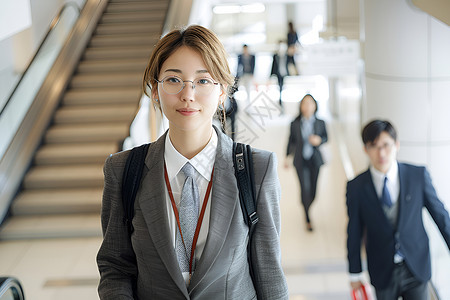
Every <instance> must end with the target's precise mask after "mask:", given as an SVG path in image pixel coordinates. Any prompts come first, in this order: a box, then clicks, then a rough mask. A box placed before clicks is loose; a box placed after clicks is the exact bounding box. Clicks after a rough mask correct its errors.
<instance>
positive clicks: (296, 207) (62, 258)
mask: <svg viewBox="0 0 450 300" xmlns="http://www.w3.org/2000/svg"><path fill="white" fill-rule="evenodd" d="M317 80H320V82H321V84H323V78H317V77H305V78H304V79H300V83H298V82H297V83H296V84H295V85H294V84H292V85H291V86H289V85H288V86H287V89H286V90H287V91H288V92H286V97H285V98H286V99H287V101H286V102H285V103H284V111H285V113H284V114H281V112H280V111H279V110H278V108H277V106H276V102H267V103H269V105H270V107H267V106H266V108H267V110H266V112H265V113H264V116H263V114H262V113H261V110H260V114H259V119H257V118H256V117H255V115H254V114H252V111H251V107H246V105H248V103H246V102H245V101H240V102H239V103H240V105H241V106H242V107H241V114H240V115H239V118H238V121H237V122H238V123H237V126H238V130H244V129H245V128H250V127H251V128H253V131H252V132H250V131H247V133H246V134H247V135H246V134H245V133H244V135H242V136H240V138H242V139H245V138H251V139H252V144H253V146H254V147H259V148H264V149H268V150H271V151H274V152H276V153H277V156H278V160H279V161H278V164H279V168H278V171H279V177H280V182H281V187H282V199H281V213H282V234H281V246H282V260H283V267H284V270H285V273H286V276H287V280H288V285H289V290H290V294H291V297H290V298H291V299H294V300H319V299H333V300H339V299H350V296H349V295H350V292H349V284H348V278H347V274H346V249H345V235H346V234H345V226H346V222H347V219H346V212H345V183H346V180H347V177H346V172H345V169H344V166H343V164H342V160H341V157H342V155H341V154H342V150H343V149H344V152H345V149H346V148H349V149H350V150H351V151H349V152H351V153H352V154H351V156H352V159H357V158H358V157H361V155H360V154H359V152H360V149H361V148H360V147H359V146H360V145H358V143H356V142H355V143H354V144H355V145H354V144H352V143H347V144H344V143H343V142H344V141H345V140H346V139H347V137H350V138H349V139H348V140H349V141H352V140H353V141H355V140H358V139H357V138H354V136H353V138H352V135H353V133H356V134H357V131H358V120H357V118H355V117H352V114H353V113H357V109H355V105H356V106H357V105H358V102H357V99H356V100H355V99H352V98H351V97H350V98H347V99H344V103H343V104H342V105H343V109H345V110H346V111H347V112H348V115H349V116H347V117H346V119H342V118H341V119H340V120H337V118H333V117H331V116H330V114H329V113H328V109H327V107H328V105H327V99H326V98H325V97H324V98H323V99H318V100H319V103H320V110H319V115H320V116H321V117H323V118H324V119H325V120H326V121H327V123H328V131H329V142H328V144H326V146H325V147H324V152H325V156H326V158H327V163H326V165H324V166H323V167H322V169H321V173H320V177H319V184H318V195H317V199H316V201H315V203H314V204H313V206H312V208H311V214H312V220H313V225H314V232H308V231H306V230H305V225H304V216H303V212H302V207H301V205H300V202H299V199H300V197H299V184H298V180H297V176H296V173H295V170H294V169H293V168H292V167H290V168H287V169H286V168H284V156H285V147H286V141H287V138H288V128H289V123H290V121H291V120H292V119H293V118H294V117H295V115H296V114H297V112H298V103H297V102H296V101H298V100H300V98H301V96H302V95H303V94H304V93H305V92H307V91H308V90H312V89H314V87H317V85H318V83H317ZM275 89H276V87H275V86H269V87H267V86H259V87H258V91H253V94H252V98H259V99H262V98H264V97H265V96H266V95H268V96H267V99H269V98H275V99H276V97H277V96H276V97H273V96H274V95H275V93H276V92H275ZM264 99H266V98H264ZM264 99H263V101H266V100H267V99H266V100H264ZM254 105H255V103H252V104H251V105H250V106H254ZM248 109H250V110H248ZM245 110H247V111H248V112H249V113H248V114H246V113H242V111H245ZM342 121H344V122H342ZM255 122H259V125H257V124H256V123H255ZM355 129H356V130H355ZM249 134H250V136H249ZM238 137H239V136H238ZM358 149H359V150H358ZM344 157H345V155H344ZM347 157H349V156H347ZM99 226H100V224H99ZM100 242H101V238H89V239H55V240H27V241H7V242H0V253H1V255H0V273H1V275H9V276H15V277H17V278H18V279H19V280H20V281H21V282H22V284H23V286H24V288H25V295H26V297H27V299H32V300H44V299H46V300H56V299H58V300H59V299H65V300H70V299H84V300H90V299H98V296H97V293H96V285H97V282H98V271H97V266H96V263H95V256H96V252H97V250H98V248H99V245H100Z"/></svg>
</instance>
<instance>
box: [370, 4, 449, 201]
mask: <svg viewBox="0 0 450 300" xmlns="http://www.w3.org/2000/svg"><path fill="white" fill-rule="evenodd" d="M362 2H363V3H362V5H363V7H364V19H362V20H361V22H363V28H364V36H365V41H364V42H363V48H364V50H365V51H364V53H365V57H364V60H365V83H366V99H365V100H364V109H363V116H362V121H363V123H366V122H367V121H368V120H370V119H373V118H386V119H389V120H390V121H392V122H393V124H394V125H395V127H396V128H397V130H398V132H399V138H400V152H399V160H403V161H410V162H413V163H415V164H424V165H427V166H428V168H429V169H430V172H431V176H432V178H433V180H434V184H435V187H436V188H437V190H438V192H439V195H440V196H441V198H442V199H443V201H446V202H447V207H450V185H449V184H448V178H450V155H449V154H450V117H449V115H450V55H449V53H450V27H449V26H447V25H445V24H444V23H442V22H440V21H438V20H436V19H435V18H433V17H432V16H430V15H428V14H426V13H424V12H422V11H421V10H419V9H417V8H416V7H414V6H413V5H412V4H410V2H409V1H408V0H394V1H392V0H362Z"/></svg>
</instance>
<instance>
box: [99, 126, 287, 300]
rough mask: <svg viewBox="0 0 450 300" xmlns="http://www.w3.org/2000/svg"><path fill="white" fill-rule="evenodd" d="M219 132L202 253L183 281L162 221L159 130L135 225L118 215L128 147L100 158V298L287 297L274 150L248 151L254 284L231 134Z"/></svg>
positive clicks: (165, 216) (165, 220)
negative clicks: (254, 220) (251, 174)
mask: <svg viewBox="0 0 450 300" xmlns="http://www.w3.org/2000/svg"><path fill="white" fill-rule="evenodd" d="M215 129H216V131H217V134H218V146H217V155H216V160H215V163H214V178H213V188H212V196H211V214H210V223H209V232H208V237H207V241H206V245H205V248H204V250H203V254H202V256H201V258H200V260H199V262H198V264H197V269H196V271H195V273H194V274H193V275H192V279H191V283H190V285H189V287H186V284H185V282H184V279H183V277H182V275H181V272H180V268H179V266H178V261H177V256H176V253H175V250H174V247H173V243H172V240H171V239H172V238H171V234H170V232H169V225H168V213H167V209H166V207H167V205H166V199H165V183H164V174H163V164H164V140H165V137H166V134H167V132H166V134H164V135H163V136H162V137H161V138H159V139H158V140H157V141H156V142H154V143H152V144H151V145H150V147H149V150H148V154H147V157H146V161H145V165H146V167H144V170H143V175H142V183H141V188H140V189H139V191H138V193H137V196H136V202H135V216H134V219H133V226H134V232H133V233H132V234H131V236H130V235H129V234H128V231H127V227H126V226H125V225H124V222H123V218H124V215H123V209H122V202H121V201H122V200H121V182H122V172H123V168H124V165H125V161H126V159H127V156H128V151H124V152H120V153H117V154H114V155H111V156H110V157H109V158H108V159H107V160H106V163H105V166H104V174H105V185H104V192H103V204H102V213H101V217H102V229H103V236H104V239H103V243H102V245H101V248H100V250H99V252H98V255H97V264H98V268H99V271H100V275H101V279H100V284H99V287H98V292H99V295H100V298H101V299H208V300H209V299H215V300H216V299H239V300H243V299H257V296H256V295H258V299H288V291H287V284H286V280H285V277H284V274H283V271H282V268H281V257H280V239H279V238H280V237H279V234H280V211H279V200H280V185H279V181H278V176H277V171H276V166H277V163H276V157H275V154H274V153H270V152H267V151H262V150H256V149H255V150H254V153H253V160H254V170H255V186H256V196H257V212H258V214H259V219H260V221H259V223H258V224H257V226H256V229H255V232H254V235H253V242H252V245H251V247H252V255H253V256H252V257H253V262H252V263H253V266H254V268H255V273H256V281H257V284H256V286H255V287H254V286H253V284H252V280H251V277H250V273H249V264H248V262H247V248H246V246H247V239H248V227H247V225H245V223H244V218H243V215H242V211H241V207H240V204H239V197H238V188H237V184H236V179H235V176H234V168H233V157H232V140H231V139H230V138H228V137H227V136H226V135H224V134H222V133H221V132H220V131H219V130H217V128H215Z"/></svg>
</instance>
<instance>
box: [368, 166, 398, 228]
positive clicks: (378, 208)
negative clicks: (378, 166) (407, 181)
mask: <svg viewBox="0 0 450 300" xmlns="http://www.w3.org/2000/svg"><path fill="white" fill-rule="evenodd" d="M366 176H367V179H366V180H365V182H366V183H365V184H364V190H365V195H367V196H368V197H367V200H368V205H370V206H371V207H372V208H373V209H371V210H370V211H372V212H373V213H375V214H376V215H378V217H377V218H382V219H383V220H384V223H386V224H388V225H389V226H390V228H392V226H391V223H390V222H389V220H388V218H387V216H386V214H385V213H384V210H383V207H382V205H381V202H380V199H379V198H378V195H377V192H376V191H375V186H374V184H373V180H372V175H371V174H370V170H367V171H366ZM379 220H381V219H379Z"/></svg>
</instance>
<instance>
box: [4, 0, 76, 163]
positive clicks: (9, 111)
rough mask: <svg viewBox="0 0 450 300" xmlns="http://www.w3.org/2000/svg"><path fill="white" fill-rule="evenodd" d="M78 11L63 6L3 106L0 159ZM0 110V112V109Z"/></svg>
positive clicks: (67, 34)
mask: <svg viewBox="0 0 450 300" xmlns="http://www.w3.org/2000/svg"><path fill="white" fill-rule="evenodd" d="M78 16H79V11H78V10H77V8H76V7H74V6H67V7H66V9H65V10H64V11H63V12H62V13H61V17H60V20H59V22H58V23H57V24H56V26H55V27H54V28H53V30H51V32H50V33H49V35H48V36H47V38H46V39H45V41H44V42H43V44H42V46H41V47H40V49H39V52H38V53H37V54H36V56H35V58H34V61H33V63H32V64H31V65H30V66H29V68H28V69H27V71H26V73H25V74H24V76H23V78H22V80H21V81H20V84H19V85H18V86H17V88H16V90H15V91H14V93H13V94H12V96H11V97H10V99H9V101H8V103H7V106H6V107H5V108H4V110H3V112H2V113H1V115H0V137H1V138H0V157H2V156H3V154H4V153H5V151H6V149H7V148H8V145H9V144H10V142H11V140H12V139H13V137H14V135H15V133H16V132H17V129H18V128H19V126H20V124H21V122H22V120H23V118H24V117H25V115H26V113H27V111H28V109H29V107H30V105H31V104H32V103H33V100H34V98H35V96H36V94H37V93H38V91H39V89H40V87H41V85H42V83H43V82H44V80H45V78H46V76H47V74H48V71H49V70H50V69H51V67H52V65H53V63H54V62H55V60H56V58H57V56H58V54H59V52H60V50H61V48H62V47H63V45H64V43H65V41H66V39H67V37H68V36H69V34H70V32H71V30H72V27H73V26H74V24H75V23H76V20H77V19H78ZM0 108H3V106H1V107H0Z"/></svg>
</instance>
